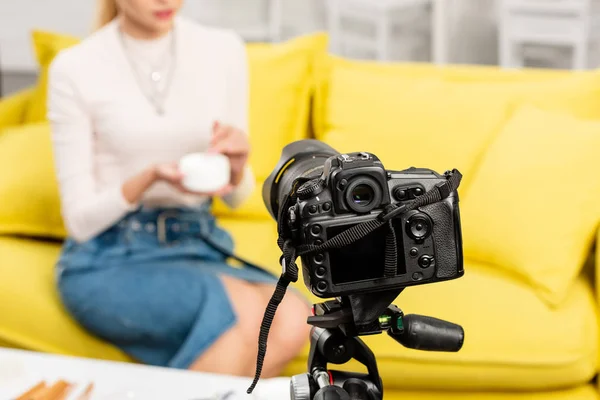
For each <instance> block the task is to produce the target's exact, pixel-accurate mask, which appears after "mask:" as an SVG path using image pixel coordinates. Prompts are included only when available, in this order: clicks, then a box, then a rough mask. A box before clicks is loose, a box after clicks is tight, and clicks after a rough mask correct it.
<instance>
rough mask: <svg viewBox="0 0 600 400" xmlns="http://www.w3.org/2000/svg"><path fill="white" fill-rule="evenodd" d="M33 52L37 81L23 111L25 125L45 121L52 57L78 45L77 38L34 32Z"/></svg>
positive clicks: (32, 35) (32, 36)
mask: <svg viewBox="0 0 600 400" xmlns="http://www.w3.org/2000/svg"><path fill="white" fill-rule="evenodd" d="M31 39H32V43H33V51H34V54H35V56H36V60H37V63H38V71H39V73H38V81H37V84H36V86H35V88H34V93H33V96H32V98H31V101H30V103H29V105H28V107H27V110H26V111H25V119H24V122H25V123H34V122H42V121H45V120H46V102H47V98H48V68H49V67H50V64H51V63H52V61H53V60H54V57H56V55H57V54H58V53H59V52H60V51H61V50H63V49H66V48H69V47H71V46H74V45H76V44H77V43H79V39H78V38H77V37H74V36H71V35H64V34H55V33H52V32H46V31H41V30H34V31H33V32H32V34H31Z"/></svg>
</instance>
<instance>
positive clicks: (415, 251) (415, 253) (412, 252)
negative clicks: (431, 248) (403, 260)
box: [408, 247, 419, 257]
mask: <svg viewBox="0 0 600 400" xmlns="http://www.w3.org/2000/svg"><path fill="white" fill-rule="evenodd" d="M408 254H410V256H411V257H416V256H418V255H419V249H417V248H416V247H413V248H412V249H410V251H409V252H408Z"/></svg>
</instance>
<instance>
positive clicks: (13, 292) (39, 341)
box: [0, 237, 130, 361]
mask: <svg viewBox="0 0 600 400" xmlns="http://www.w3.org/2000/svg"><path fill="white" fill-rule="evenodd" d="M59 251H60V244H58V243H52V242H41V241H40V242H38V241H29V240H24V239H16V238H9V237H1V238H0V276H1V277H2V279H0V321H2V322H1V323H0V341H1V342H2V343H4V344H6V345H10V346H11V347H18V348H25V349H32V350H38V351H47V352H52V353H60V354H73V355H85V356H87V357H91V358H99V359H109V360H117V361H129V360H130V359H129V358H128V357H127V356H126V355H124V354H123V353H122V352H120V351H119V350H117V349H116V348H115V347H113V346H112V345H109V344H107V343H104V342H102V341H99V340H98V339H96V338H95V337H93V336H91V335H89V334H88V333H87V332H86V331H85V330H83V329H82V328H80V327H79V325H77V323H76V322H74V321H73V320H72V319H71V317H70V316H69V315H68V314H67V313H66V312H65V310H64V308H63V307H62V305H61V303H60V299H59V297H58V293H57V291H56V287H55V284H54V263H55V262H56V260H57V258H58V253H59Z"/></svg>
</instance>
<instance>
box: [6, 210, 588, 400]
mask: <svg viewBox="0 0 600 400" xmlns="http://www.w3.org/2000/svg"><path fill="white" fill-rule="evenodd" d="M219 224H220V225H221V226H222V227H224V228H225V229H227V230H229V231H230V232H232V234H233V237H234V239H235V242H236V245H237V251H238V253H239V254H240V255H241V256H243V257H246V258H248V259H250V260H252V261H254V262H256V263H258V264H260V265H264V266H265V267H266V268H268V269H270V270H272V271H273V272H275V273H278V272H279V271H280V267H279V265H278V259H279V256H280V251H279V249H278V247H277V245H276V243H275V239H276V230H275V224H274V223H273V222H270V221H267V220H264V221H260V220H257V221H250V220H239V219H232V218H227V219H220V220H219ZM256 237H259V238H260V240H258V241H257V240H253V239H252V238H256ZM58 250H59V247H58V245H52V244H45V243H37V242H30V241H25V240H17V239H8V238H0V275H1V276H2V277H3V278H2V280H0V304H2V305H3V306H0V320H1V321H2V324H0V340H3V341H4V342H8V343H16V344H20V345H21V346H23V347H26V348H33V349H35V350H42V351H53V352H59V353H66V354H73V355H77V356H86V357H101V358H110V359H117V360H123V359H126V358H125V357H124V356H123V355H122V354H121V353H119V352H117V351H116V350H115V349H114V348H112V347H110V346H107V345H106V344H105V343H103V342H100V341H97V340H95V339H94V338H92V337H90V336H89V335H88V334H87V333H86V332H84V331H82V330H81V329H79V328H78V327H77V326H76V325H75V324H74V323H73V322H72V321H71V320H70V319H69V318H68V317H67V316H66V315H65V313H64V312H63V309H62V306H61V305H60V303H59V299H58V298H57V296H56V293H55V291H54V290H55V289H54V283H53V273H52V271H53V269H54V263H55V262H56V257H57V254H58ZM300 282H301V281H300ZM300 282H298V283H297V284H295V285H292V287H293V288H295V289H298V290H299V291H300V292H301V293H303V294H305V295H306V296H307V297H308V298H310V299H311V301H313V302H315V301H319V299H317V298H316V297H314V296H312V295H308V291H307V289H306V288H305V287H304V285H303V284H302V283H300ZM3 296H4V297H3ZM423 299H427V301H423ZM395 304H397V305H398V306H399V307H400V308H402V309H403V310H404V312H405V313H418V314H423V315H431V316H434V317H438V318H442V319H446V320H449V321H453V322H456V323H460V324H461V325H463V326H464V328H465V331H466V339H465V345H464V347H463V349H462V350H461V351H460V352H459V353H452V354H449V353H430V352H419V351H416V350H409V349H405V348H403V347H402V346H401V345H399V344H397V343H396V342H395V341H393V340H392V339H391V338H389V337H388V336H387V335H385V334H384V335H377V336H373V337H365V338H364V339H365V341H366V342H367V343H368V344H369V345H370V346H371V348H372V350H373V351H374V353H375V355H376V356H377V360H378V363H379V367H380V370H381V374H382V377H383V379H384V382H385V384H386V387H387V388H389V390H421V389H423V388H426V389H427V390H438V389H445V390H473V391H477V390H488V389H490V388H494V389H497V390H517V389H526V390H545V389H551V388H559V387H564V386H569V385H578V384H583V383H585V382H588V381H589V379H590V378H591V377H592V376H593V375H594V373H595V371H596V367H597V356H596V355H597V354H598V353H597V350H598V346H597V320H596V315H595V309H596V308H595V302H594V295H593V293H592V289H591V288H590V287H589V284H588V283H587V282H584V281H582V280H578V281H576V283H575V285H573V286H572V288H571V289H570V290H569V294H568V296H567V298H566V300H565V301H564V302H563V303H562V304H561V305H560V306H557V307H555V308H552V307H550V306H548V305H547V304H546V303H545V302H543V301H541V300H540V299H539V297H537V296H536V295H535V294H534V293H533V292H532V291H531V289H529V287H527V285H525V284H522V283H519V282H516V281H512V280H510V279H509V278H507V276H505V275H504V274H503V273H502V272H501V271H498V270H495V268H494V267H491V266H486V265H483V264H477V265H475V264H474V263H467V265H466V274H465V276H464V277H462V278H460V279H457V280H454V281H450V282H445V283H439V284H431V285H423V286H421V287H413V288H409V289H406V290H405V292H404V293H403V294H402V295H401V296H400V297H399V298H398V299H397V301H396V302H395ZM24 315H25V316H27V318H23V316H24ZM40 322H43V323H42V324H40ZM507 326H509V327H510V328H506V327H507ZM307 354H308V348H306V349H305V351H304V352H303V353H302V354H301V355H300V356H299V357H298V358H297V359H296V360H295V361H293V362H292V363H291V364H290V365H289V366H288V368H287V369H286V371H285V373H286V374H297V373H302V372H304V371H305V369H306V358H307ZM339 368H341V369H347V368H348V369H350V370H360V367H359V366H358V365H357V364H355V363H350V364H349V365H345V366H340V367H339ZM474 377H476V379H475V378H474Z"/></svg>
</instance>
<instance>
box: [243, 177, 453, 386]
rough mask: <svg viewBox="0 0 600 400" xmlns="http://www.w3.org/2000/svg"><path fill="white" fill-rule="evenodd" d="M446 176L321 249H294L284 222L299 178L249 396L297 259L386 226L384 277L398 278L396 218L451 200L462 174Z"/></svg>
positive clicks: (280, 225) (282, 231)
mask: <svg viewBox="0 0 600 400" xmlns="http://www.w3.org/2000/svg"><path fill="white" fill-rule="evenodd" d="M444 176H445V177H446V181H444V182H441V183H439V184H437V185H436V186H435V187H434V188H433V189H431V190H429V191H427V192H425V193H424V194H423V195H421V196H419V197H417V198H415V199H414V200H411V201H408V202H406V203H396V204H390V205H389V206H387V207H386V208H385V209H384V211H383V212H382V213H381V214H379V215H378V216H377V218H376V219H373V220H370V221H367V222H363V223H360V224H358V225H355V226H353V227H352V228H348V229H346V230H345V231H344V232H341V233H339V234H338V235H336V236H334V237H332V238H331V239H328V240H327V241H326V242H324V243H323V244H320V245H318V246H317V245H310V244H308V245H301V246H298V247H296V246H294V241H293V240H292V237H291V232H290V230H291V229H290V227H286V226H285V222H284V221H287V219H286V218H285V217H284V213H285V212H288V210H289V208H290V207H291V206H293V205H294V204H296V200H297V195H296V188H297V187H298V186H299V184H301V183H302V182H303V181H306V180H307V179H306V178H299V179H297V180H296V181H295V183H294V185H293V186H292V191H291V193H290V194H288V195H286V196H284V199H283V202H282V204H281V206H280V208H279V215H278V218H277V229H278V233H279V238H278V239H277V244H278V245H279V248H280V249H281V251H282V253H283V254H282V256H281V258H280V263H281V267H282V272H281V276H280V277H279V281H278V282H277V286H276V288H275V291H274V293H273V296H272V297H271V299H270V300H269V304H268V305H267V309H266V311H265V315H264V317H263V321H262V324H261V327H260V334H259V338H258V356H257V361H256V374H255V376H254V380H253V382H252V384H251V385H250V388H248V390H247V393H248V394H250V393H252V391H253V390H254V388H255V387H256V385H257V384H258V381H259V379H260V375H261V373H262V368H263V364H264V358H265V356H266V353H267V339H268V336H269V330H270V329H271V324H272V323H273V319H274V318H275V313H276V311H277V307H278V306H279V304H281V301H282V300H283V297H284V296H285V293H286V290H287V287H288V286H289V284H290V283H291V282H296V281H297V280H298V274H299V272H298V266H297V265H296V259H297V258H298V257H299V256H305V255H310V254H315V253H319V252H323V251H328V250H331V249H339V248H342V247H345V246H348V245H350V244H352V243H354V242H356V241H357V240H360V239H362V238H364V237H365V236H367V235H369V234H370V233H372V232H374V231H375V230H377V229H379V228H382V227H384V226H387V227H388V229H389V231H388V234H387V235H386V243H385V268H384V275H385V276H386V277H389V276H394V275H395V274H396V265H397V261H398V254H397V248H396V236H395V231H394V229H393V226H392V220H393V219H394V218H398V217H399V216H400V215H402V214H404V213H406V212H408V211H411V210H414V209H417V208H419V207H422V206H426V205H429V204H433V203H437V202H439V201H442V200H444V199H445V198H447V197H448V196H450V194H451V193H453V192H454V191H456V190H457V189H458V187H459V185H460V181H461V179H462V174H461V173H460V172H459V171H458V170H457V169H454V170H452V171H447V172H446V173H445V174H444Z"/></svg>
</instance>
